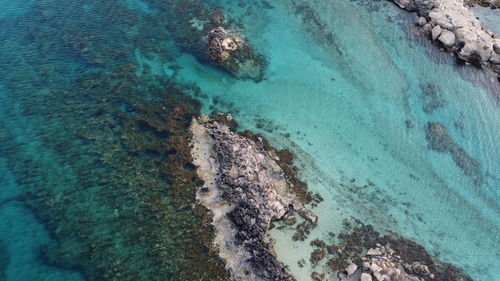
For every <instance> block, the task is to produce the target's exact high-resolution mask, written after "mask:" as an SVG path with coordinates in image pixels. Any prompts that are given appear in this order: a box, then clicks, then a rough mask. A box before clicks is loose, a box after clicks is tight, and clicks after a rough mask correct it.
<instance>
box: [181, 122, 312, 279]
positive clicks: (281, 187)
mask: <svg viewBox="0 0 500 281" xmlns="http://www.w3.org/2000/svg"><path fill="white" fill-rule="evenodd" d="M190 130H191V132H192V142H191V143H192V150H191V153H192V156H193V159H194V164H195V165H196V166H197V173H198V176H199V177H200V178H201V179H203V181H204V186H203V188H204V190H205V192H201V191H200V192H198V193H197V199H198V200H199V201H201V203H202V204H203V205H204V206H205V207H206V208H207V209H209V210H210V211H211V212H212V214H213V220H212V224H213V225H214V227H215V229H216V235H215V239H214V244H215V245H214V246H215V247H216V248H218V251H219V255H220V257H221V258H222V259H223V260H224V261H225V262H226V266H227V268H228V269H229V270H230V272H231V275H232V276H233V278H234V279H235V280H295V279H294V278H293V277H292V276H291V275H290V274H289V273H288V272H287V270H286V269H285V267H284V265H283V264H282V263H280V262H279V261H278V260H277V259H276V257H275V256H274V255H273V250H272V245H270V244H269V243H267V242H265V241H264V240H265V236H266V231H267V230H268V228H269V227H270V224H271V221H272V220H277V219H280V218H282V217H283V216H284V215H285V213H286V212H287V211H288V210H290V208H291V206H294V207H295V208H297V209H299V208H301V207H302V204H300V203H299V202H298V201H297V199H296V196H295V195H294V194H293V192H292V191H291V188H290V183H289V182H288V181H287V180H286V178H285V174H284V172H283V170H282V168H281V167H280V166H279V165H278V163H277V162H276V159H277V156H276V155H274V153H273V152H272V151H267V150H266V149H265V148H264V145H263V144H262V143H261V142H259V141H256V140H252V139H249V138H245V137H243V136H241V135H239V134H237V133H235V132H233V131H232V130H231V129H230V128H229V127H228V126H227V125H225V124H222V123H219V122H217V121H214V120H211V119H209V118H208V117H207V116H202V117H200V118H198V119H193V121H192V124H191V128H190Z"/></svg>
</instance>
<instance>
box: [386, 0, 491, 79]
mask: <svg viewBox="0 0 500 281" xmlns="http://www.w3.org/2000/svg"><path fill="white" fill-rule="evenodd" d="M393 1H394V2H395V3H396V4H397V5H398V6H400V7H401V8H403V9H405V10H408V11H412V12H417V13H418V15H419V18H418V23H417V24H418V26H420V27H421V30H422V31H423V32H424V33H426V34H427V35H428V36H429V38H430V39H432V41H433V42H435V43H436V44H437V45H439V46H441V47H443V48H445V49H446V50H448V51H450V52H453V53H455V54H456V55H457V56H458V57H459V58H460V59H462V60H464V61H466V62H469V63H473V64H476V65H480V66H482V67H483V68H484V69H488V70H492V71H494V72H496V73H497V74H500V37H499V35H498V34H497V35H496V34H494V33H493V32H492V31H490V30H488V29H487V28H485V27H483V26H482V25H481V22H480V21H479V20H478V19H477V18H476V16H475V15H474V12H473V11H472V10H471V9H470V6H471V5H474V4H475V2H474V1H470V0H393ZM479 2H481V3H482V4H486V3H485V2H488V4H491V5H492V6H495V5H497V4H498V3H497V2H495V1H479Z"/></svg>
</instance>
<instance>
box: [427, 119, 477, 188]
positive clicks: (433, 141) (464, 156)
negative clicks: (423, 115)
mask: <svg viewBox="0 0 500 281" xmlns="http://www.w3.org/2000/svg"><path fill="white" fill-rule="evenodd" d="M425 138H426V140H427V142H428V143H429V148H430V149H432V150H435V151H437V152H448V153H450V154H451V156H452V158H453V161H455V164H457V166H458V167H460V168H461V169H462V170H463V171H464V173H465V174H466V175H468V176H473V177H475V181H476V183H478V184H480V183H481V182H482V175H481V164H480V163H479V161H477V160H476V159H474V158H472V156H470V155H469V154H468V153H467V152H466V151H465V150H464V149H463V148H462V147H460V146H459V145H458V144H456V143H455V141H454V140H453V139H452V138H451V136H450V134H449V132H448V128H446V127H445V126H444V125H443V123H440V122H428V123H427V127H426V134H425Z"/></svg>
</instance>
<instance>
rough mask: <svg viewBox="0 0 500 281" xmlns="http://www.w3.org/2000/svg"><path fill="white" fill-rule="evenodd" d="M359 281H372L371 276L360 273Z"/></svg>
mask: <svg viewBox="0 0 500 281" xmlns="http://www.w3.org/2000/svg"><path fill="white" fill-rule="evenodd" d="M361 281H372V276H371V275H370V274H368V273H362V274H361Z"/></svg>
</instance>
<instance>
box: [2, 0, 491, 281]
mask: <svg viewBox="0 0 500 281" xmlns="http://www.w3.org/2000/svg"><path fill="white" fill-rule="evenodd" d="M3 2H5V3H3ZM177 2H181V1H177ZM209 2H210V3H214V4H216V5H217V6H219V7H221V8H222V10H223V11H224V13H225V14H226V15H227V16H229V17H231V18H234V19H238V20H239V21H240V23H241V30H242V32H244V35H245V38H247V39H248V40H249V41H250V42H251V43H252V44H253V45H254V48H255V50H256V51H258V52H259V53H262V54H263V55H264V56H265V57H266V58H267V60H268V66H267V69H266V77H265V80H264V81H262V82H259V83H255V82H254V81H251V80H238V79H236V78H234V77H232V76H231V75H229V74H228V73H226V72H223V71H220V70H217V69H215V68H214V67H212V66H210V65H207V64H204V63H202V62H200V61H198V60H197V59H196V58H195V56H193V54H192V53H191V52H189V50H186V49H185V48H183V47H179V46H182V44H183V43H179V42H178V41H176V40H178V39H177V38H178V37H179V36H178V34H176V31H177V28H179V29H180V27H179V26H181V22H183V21H187V20H186V19H189V18H191V17H192V15H188V16H185V15H181V12H179V14H178V18H174V16H175V15H176V14H177V13H178V11H176V10H175V9H179V6H176V1H165V2H163V4H162V2H161V1H159V2H156V1H145V0H144V1H138V0H134V1H132V0H130V1H119V2H110V3H112V4H110V3H106V4H104V2H103V3H99V2H96V1H83V2H80V1H75V2H64V4H61V2H60V1H57V0H53V1H40V2H38V3H35V2H34V1H9V2H6V1H2V6H3V7H7V8H5V9H4V10H3V11H2V12H0V26H2V27H3V28H2V29H1V31H0V36H2V37H3V38H2V39H3V40H2V44H1V49H2V54H5V55H3V56H2V61H1V65H2V67H1V70H0V84H1V85H2V87H0V96H1V97H2V99H1V102H0V116H1V119H0V120H1V121H0V144H2V150H0V170H1V171H2V173H0V176H1V177H0V184H1V189H0V217H1V221H2V222H3V223H2V226H1V227H0V255H7V258H4V259H2V261H1V262H0V280H2V278H4V279H5V280H38V279H44V280H83V278H84V277H83V276H85V277H86V278H87V279H89V280H91V279H98V278H97V277H96V276H100V275H96V276H94V275H92V274H90V273H89V270H90V269H89V268H94V267H95V268H99V269H101V268H100V267H99V265H101V264H98V265H94V264H90V265H88V264H87V263H86V262H85V261H83V260H82V259H83V257H89V256H90V257H91V259H92V260H97V261H99V262H100V261H101V260H103V261H106V257H107V255H108V256H112V255H118V256H121V257H125V258H123V259H122V261H121V262H122V263H126V264H127V266H130V264H134V262H136V261H135V260H134V259H132V258H130V259H131V261H126V260H127V257H132V256H134V254H130V253H128V252H127V251H128V250H125V249H129V248H128V247H131V246H130V245H129V244H128V242H129V240H127V239H128V237H129V236H135V235H137V233H141V230H139V227H140V224H139V225H138V226H134V227H133V228H132V230H130V231H129V230H123V227H122V226H121V224H122V223H121V221H118V220H119V219H123V221H124V222H126V223H123V224H124V225H126V224H129V223H131V222H130V221H127V217H128V218H131V217H130V216H135V215H136V214H137V210H133V211H130V212H129V211H128V210H127V209H128V207H130V208H132V209H133V208H134V206H135V205H136V204H142V203H143V202H144V200H143V199H144V198H142V197H139V199H136V197H135V196H136V194H139V192H137V193H134V192H136V191H135V190H133V191H129V190H128V189H126V190H123V191H122V189H121V188H122V186H123V185H125V183H124V182H126V180H127V179H129V177H130V178H132V173H139V172H140V171H141V170H145V169H147V170H148V171H152V172H151V175H150V177H147V178H146V181H148V182H154V181H155V180H156V179H157V177H155V176H154V175H155V174H154V170H155V169H157V167H158V166H160V165H161V164H160V163H161V161H169V159H170V158H168V157H167V158H162V157H159V156H157V155H156V154H157V153H156V152H155V150H154V149H153V148H149V146H151V147H154V146H155V144H154V142H155V141H158V140H157V138H154V136H151V135H150V134H149V133H148V134H146V133H144V134H143V135H139V136H141V137H143V138H145V139H146V140H143V141H144V142H145V144H142V145H143V146H146V147H147V149H145V150H141V149H137V150H136V151H129V150H127V149H130V147H131V146H126V145H121V144H120V142H124V139H125V140H130V139H131V138H130V137H129V136H128V135H125V134H123V133H122V132H123V131H125V130H126V129H127V128H128V127H127V126H125V125H123V123H126V121H124V120H126V119H120V118H121V117H119V116H122V115H123V114H126V115H127V116H129V117H130V118H141V114H143V111H140V110H137V109H134V107H135V106H136V105H135V104H133V102H132V101H136V102H137V104H145V106H150V107H153V106H155V105H156V104H161V99H162V98H165V97H166V96H168V95H169V93H170V92H169V91H168V90H167V91H166V90H165V89H170V88H168V86H163V85H164V84H168V83H175V84H176V85H177V86H178V87H180V88H183V89H186V92H188V93H191V94H192V95H193V96H195V97H196V98H198V99H199V100H200V101H201V110H202V111H203V112H205V113H211V112H212V111H216V112H227V113H230V114H231V115H232V116H234V117H235V118H236V119H237V120H238V122H239V123H240V125H241V126H242V128H244V129H251V130H253V131H256V132H259V133H262V134H263V135H264V136H266V137H267V138H268V139H269V140H270V141H271V143H272V145H274V146H277V147H280V148H289V149H291V150H292V151H293V152H294V153H295V154H296V165H297V166H298V167H299V170H300V174H301V176H302V178H303V179H304V180H306V181H307V183H308V184H309V188H310V189H311V190H312V191H315V192H318V193H320V194H321V195H322V196H323V197H324V198H325V201H324V202H323V203H321V204H320V205H319V206H318V207H317V208H315V209H314V211H315V212H316V213H317V214H318V216H319V221H320V222H319V226H318V227H317V228H316V229H314V230H313V232H312V233H311V235H310V236H309V239H308V240H307V241H305V242H295V241H292V239H291V234H290V233H289V232H288V231H287V230H282V231H280V230H273V231H272V236H273V238H274V239H275V240H276V251H277V255H278V257H279V258H280V259H281V260H282V261H284V262H285V263H286V264H288V265H289V266H290V269H291V271H292V273H294V275H295V276H296V277H297V278H298V280H309V278H310V277H309V276H310V273H311V271H312V270H313V269H312V268H311V267H310V266H309V265H308V266H305V267H304V268H299V267H298V266H297V261H298V260H299V259H301V258H305V259H306V260H307V259H308V257H309V255H310V252H311V247H310V246H309V240H313V239H315V238H325V237H326V236H327V235H328V233H329V232H338V231H340V230H341V228H342V221H343V220H344V219H346V218H347V219H352V218H357V219H360V220H361V221H363V222H364V223H366V224H372V225H373V226H374V227H375V228H376V229H377V230H378V231H381V232H383V233H389V232H393V233H397V234H400V235H403V236H405V237H408V238H410V239H412V240H414V241H416V242H418V243H419V244H422V245H424V246H425V247H426V248H427V250H428V251H429V252H430V253H431V254H433V255H435V256H436V257H438V258H439V259H441V260H444V261H446V262H450V263H453V264H455V265H457V266H459V267H461V268H463V269H464V270H465V272H466V273H468V274H469V275H471V276H472V277H473V278H474V280H494V279H495V276H497V275H498V274H500V262H499V261H500V249H499V248H498V246H497V244H498V241H499V233H500V232H499V227H500V216H499V207H500V206H499V205H500V197H499V187H500V161H498V159H500V149H499V147H500V134H498V132H499V131H500V112H499V93H500V85H499V83H498V81H497V80H496V79H494V78H492V77H490V76H488V75H487V74H486V73H484V72H483V71H481V70H479V69H476V68H474V67H472V66H462V65H460V64H458V63H457V62H456V60H455V58H454V57H452V56H451V55H449V54H447V53H443V52H441V51H439V50H438V49H437V48H434V47H433V46H432V45H431V44H429V43H428V42H427V41H426V40H424V39H422V38H420V37H418V36H416V35H414V34H413V33H412V31H411V27H412V25H413V22H415V19H414V15H410V14H406V13H405V12H402V11H401V10H399V9H398V8H397V7H395V6H394V5H392V4H390V3H389V2H386V1H355V2H354V1H345V0H336V1H325V0H308V1H305V0H295V1H276V2H277V3H274V2H267V1H257V2H255V3H252V4H249V3H248V2H247V1H235V0H232V1H222V0H221V1H209ZM4 4H5V5H4ZM162 5H163V6H162ZM207 5H208V4H207ZM62 7H64V8H62ZM180 7H182V5H181V6H180ZM182 17H186V18H182ZM93 21H95V22H93ZM179 32H182V30H181V31H179ZM86 47H87V48H89V49H87V50H86V49H85V48H86ZM89 50H90V51H89ZM127 63H130V64H135V65H136V66H134V67H135V68H134V67H130V68H131V69H132V70H128V71H123V72H119V71H118V70H121V69H128V68H127V67H124V66H123V65H126V64H127ZM117 69H118V70H117ZM111 73H113V74H111ZM123 73H125V74H123ZM133 73H134V74H133ZM134 75H137V76H134ZM101 77H106V79H109V82H108V80H105V81H104V79H102V80H103V81H101V80H100V79H101ZM161 79H166V80H167V81H168V83H167V82H163V81H162V80H161ZM121 82H123V85H121V84H119V83H121ZM107 83H109V84H107ZM128 84H132V85H133V86H130V88H129V86H128ZM429 84H432V85H435V87H436V88H437V89H438V92H439V101H440V103H439V106H435V107H432V108H431V110H429V99H431V101H433V100H432V97H431V98H429V96H426V95H425V94H424V93H423V88H424V87H425V85H429ZM117 85H118V86H117ZM120 87H121V88H120ZM154 87H158V89H156V88H154ZM108 89H113V91H115V90H116V89H123V90H120V91H119V90H116V92H113V93H108ZM110 91H111V90H110ZM165 91H166V93H165ZM434 101H435V100H434ZM442 101H445V102H442ZM148 103H150V104H148ZM96 108H99V110H97V109H96ZM101 108H102V110H101ZM100 110H101V111H102V112H106V113H100V112H101V111H100ZM108 112H111V113H109V116H108ZM154 112H156V111H154ZM144 115H145V116H147V117H149V116H151V115H154V114H149V113H145V114H144ZM160 120H161V119H160ZM427 122H441V123H443V124H444V125H445V126H446V127H447V128H448V130H449V132H450V135H451V137H452V138H453V140H454V142H455V143H456V144H457V145H458V146H460V147H461V148H463V150H464V151H465V152H467V153H468V154H469V155H470V156H471V157H472V158H474V159H476V160H477V161H479V162H480V165H481V166H480V169H479V171H474V172H472V173H468V174H467V173H466V171H464V170H463V169H462V168H460V166H459V165H457V163H456V162H455V161H454V159H453V157H452V156H451V155H450V154H449V153H440V152H437V151H433V150H430V149H429V148H428V143H427V141H426V138H425V127H426V124H427ZM147 128H148V127H146V129H147ZM157 136H158V134H157ZM158 138H159V139H161V136H160V137H158ZM134 141H138V142H140V141H141V140H134ZM131 142H132V141H131ZM100 148H101V149H102V150H106V151H104V152H102V151H100ZM144 151H146V152H147V153H148V155H145V153H143V152H144ZM95 155H98V156H99V159H98V160H95V159H94V157H97V156H95ZM118 157H120V160H118ZM121 157H124V158H125V157H131V158H133V159H138V161H137V164H134V165H133V168H130V170H129V169H125V168H126V166H127V165H131V164H128V162H121V161H122V160H121ZM158 159H160V160H158ZM155 161H156V162H155ZM115 162H118V163H115ZM134 163H135V162H134ZM114 167H123V170H119V171H117V172H116V175H117V177H120V178H121V177H123V178H124V180H123V181H124V182H122V181H118V180H116V182H115V181H112V180H110V183H101V181H103V180H104V179H105V178H108V177H109V178H113V179H114V175H113V174H111V173H112V172H110V171H112V169H111V168H114ZM134 183H135V181H134ZM170 183H171V182H168V181H167V184H165V183H159V184H160V185H168V184H170ZM369 183H372V185H370V184H369ZM83 187H85V188H83ZM109 189H111V190H113V191H114V190H116V193H112V194H111V195H109V196H112V197H111V198H113V200H116V201H113V203H110V205H109V206H107V205H106V204H107V202H108V200H105V199H102V200H101V197H100V196H104V195H103V194H106V196H108V191H109ZM82 190H85V191H82ZM129 192H130V193H129ZM57 193H63V194H68V197H67V198H66V197H64V196H62V197H63V198H65V199H61V200H60V201H63V202H61V203H58V202H59V201H57V200H58V199H57V198H59V197H57V196H58V195H57ZM71 194H75V195H74V197H72V196H71ZM129 194H134V196H132V195H130V198H129V197H127V196H129ZM162 196H163V195H162ZM168 196H169V195H168ZM33 197H34V198H36V199H33ZM122 197H124V199H123V200H122ZM125 197H127V198H126V199H125ZM27 198H28V199H27ZM103 198H104V197H103ZM116 198H117V199H116ZM49 199H50V200H52V201H50V200H49ZM37 200H39V201H47V203H44V204H45V205H39V204H38V201H37ZM64 200H66V202H64ZM54 202H55V203H54ZM167 202H168V203H167V206H166V207H165V208H166V209H167V210H168V212H171V213H172V212H174V210H172V209H175V207H168V204H174V203H170V201H168V200H167ZM50 204H53V205H57V204H62V205H61V207H65V208H66V207H67V206H75V207H72V208H74V210H73V209H71V208H70V207H67V208H68V209H71V210H70V211H68V212H67V213H64V215H63V216H60V217H58V218H57V221H53V220H51V219H50V216H49V215H53V214H60V212H53V211H52V209H51V208H52V206H53V205H50ZM40 206H42V207H40ZM43 206H45V207H43ZM101 206H102V208H101ZM172 206H173V205H172ZM87 210H91V211H93V210H95V212H93V213H99V216H96V217H98V218H99V220H97V222H96V223H95V224H93V223H90V224H88V221H92V222H94V221H93V220H94V217H93V216H92V214H88V213H86V211H87ZM148 212H150V211H149V210H148V211H147V212H145V213H144V214H145V215H144V217H142V218H143V219H144V221H151V220H156V219H153V218H151V219H150V218H147V215H146V214H147V213H148ZM91 213H92V212H91ZM120 213H125V214H126V215H123V216H120ZM79 216H81V217H82V218H84V217H85V221H84V220H83V219H82V222H81V224H82V225H84V226H85V227H82V229H80V228H78V235H79V236H78V238H76V237H77V234H76V233H77V232H76V231H72V230H73V228H74V227H75V223H76V224H78V223H79ZM87 216H88V217H90V218H89V219H88V220H87ZM141 216H142V215H141ZM111 218H116V220H114V219H111ZM134 218H135V217H134ZM61 220H62V221H61ZM65 220H67V221H68V227H67V228H64V224H65ZM69 221H71V225H70V224H69ZM131 221H134V220H131ZM174 221H175V219H174ZM115 222H116V223H115ZM141 222H142V221H141ZM169 222H170V223H171V224H172V226H171V227H170V229H169V230H168V231H167V232H168V233H167V234H165V237H166V238H165V239H166V240H169V241H170V240H173V239H176V238H175V237H177V233H181V231H180V227H185V228H189V226H185V225H184V226H180V227H178V226H177V225H176V224H174V223H173V222H172V221H169ZM174 225H175V226H174ZM91 227H92V228H91ZM59 228H61V230H60V231H59ZM85 228H91V229H92V231H90V233H91V234H85V233H87V232H85V231H84V229H85ZM183 231H184V229H183ZM183 231H182V232H183ZM81 233H83V234H81ZM115 233H118V234H116V235H115ZM27 234H29V235H27ZM80 235H83V236H80ZM85 235H88V236H91V237H92V239H93V240H98V241H106V243H111V244H112V245H113V246H112V247H110V250H109V251H104V252H102V253H95V252H93V253H92V254H89V256H87V255H86V252H85V251H83V252H85V253H83V254H81V255H76V256H75V257H69V258H68V257H67V256H64V257H61V259H60V260H59V261H54V259H53V258H50V256H51V255H50V254H49V255H48V256H49V258H48V257H47V254H45V253H44V252H45V250H46V247H47V246H48V245H53V244H54V243H56V242H58V243H62V244H64V245H63V246H64V247H68V248H69V249H81V248H80V246H78V245H80V244H79V243H84V242H82V241H86V238H85V237H86V236H85ZM185 235H186V234H185ZM73 236H75V238H74V237H73ZM82 237H83V238H82ZM102 237H104V238H102ZM66 238H67V239H66ZM73 238H74V239H73ZM101 238H102V239H101ZM141 241H142V240H141ZM175 241H177V240H175ZM179 241H180V240H179ZM186 241H187V239H186ZM133 242H134V243H135V242H136V240H133ZM72 243H73V244H74V245H77V246H78V247H77V246H72V245H73V244H72ZM85 243H86V242H85ZM85 243H84V245H87V244H85ZM103 243H104V242H103ZM144 243H145V244H147V243H146V242H144ZM186 243H187V242H186ZM70 244H71V245H70ZM131 244H132V243H131ZM68 245H69V246H68ZM100 245H101V244H100ZM102 245H104V244H102ZM106 245H108V244H106ZM141 246H142V244H141V245H137V246H136V247H135V248H134V251H135V252H134V253H141ZM175 246H176V245H175V243H174V247H175ZM72 247H73V248H72ZM103 247H104V246H103ZM106 249H108V248H106ZM49 250H50V247H49ZM68 256H70V255H68ZM137 260H139V258H137ZM69 261H71V263H70V262H69ZM113 261H115V260H113ZM127 262H128V263H127ZM148 262H149V261H148ZM65 263H67V264H65ZM151 263H153V262H151ZM175 263H176V261H174V259H172V261H171V262H167V265H165V267H169V268H170V267H171V268H174V269H172V270H171V271H168V273H170V272H174V273H175V272H176V271H175V270H176V269H175V268H177V267H180V266H177V265H176V264H175ZM148 265H149V263H148ZM93 266H94V267H93ZM138 267H140V266H138ZM169 270H170V269H169ZM316 270H317V269H316ZM82 272H83V273H82ZM103 276H104V275H103ZM141 276H142V277H144V276H148V275H141ZM172 276H173V275H168V274H167V275H164V276H159V277H158V278H159V279H160V280H162V279H161V278H164V279H163V280H174V279H173V278H174V277H172ZM144 278H145V280H147V277H144ZM104 279H106V278H104ZM109 279H110V280H111V278H109ZM181 280H182V279H181Z"/></svg>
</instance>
